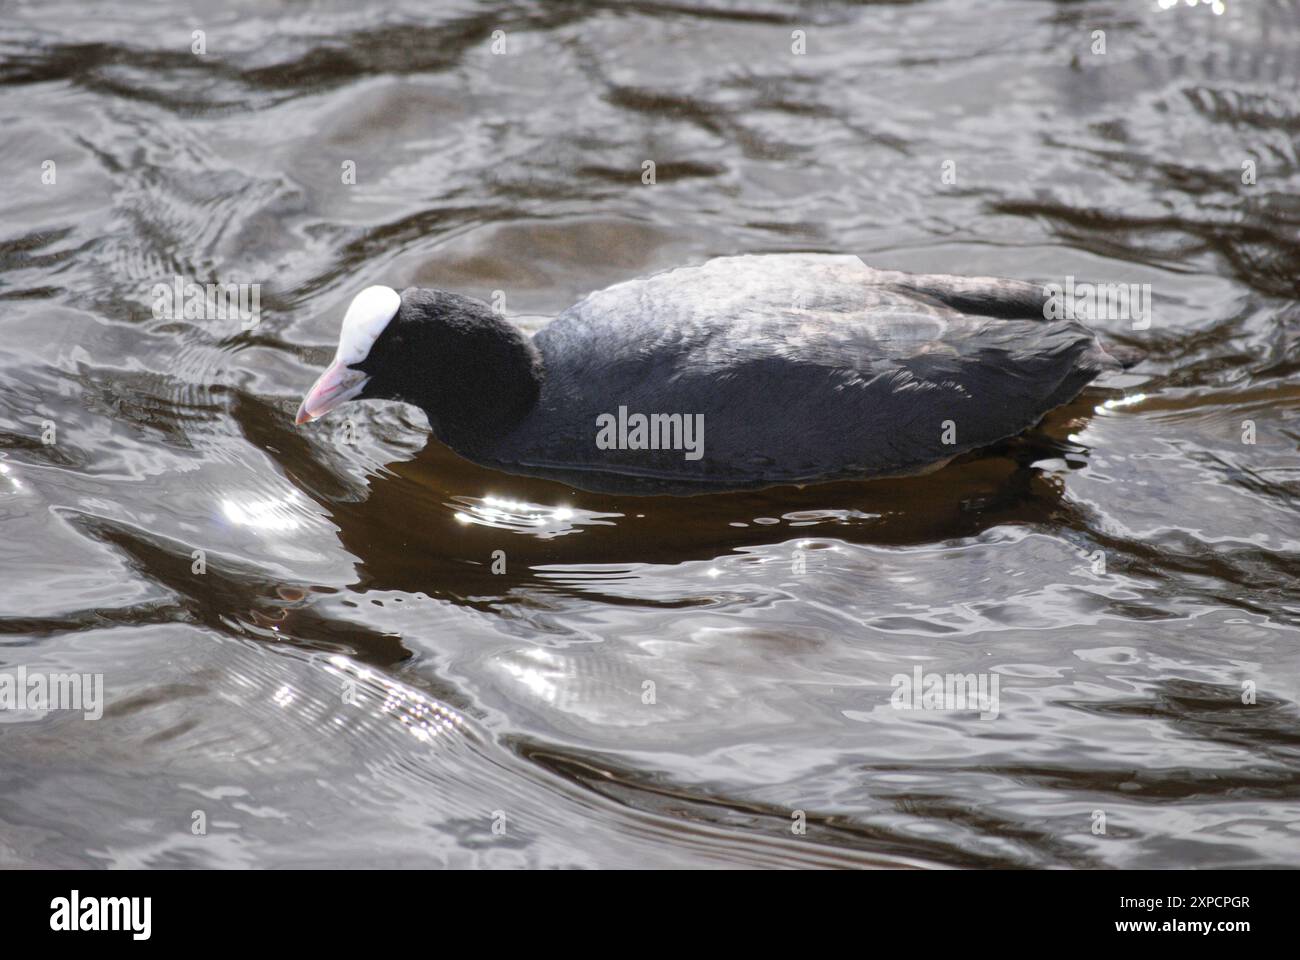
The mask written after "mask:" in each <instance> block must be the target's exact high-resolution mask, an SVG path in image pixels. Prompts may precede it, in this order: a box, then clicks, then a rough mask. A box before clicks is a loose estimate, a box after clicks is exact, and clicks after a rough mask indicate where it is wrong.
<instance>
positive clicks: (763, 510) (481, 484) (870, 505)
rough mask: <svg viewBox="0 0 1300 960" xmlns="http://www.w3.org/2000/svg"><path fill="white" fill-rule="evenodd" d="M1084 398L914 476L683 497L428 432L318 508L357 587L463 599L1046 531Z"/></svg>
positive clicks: (1076, 461)
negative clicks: (783, 555) (477, 449)
mask: <svg viewBox="0 0 1300 960" xmlns="http://www.w3.org/2000/svg"><path fill="white" fill-rule="evenodd" d="M1097 403H1098V399H1097V396H1096V395H1095V394H1093V395H1092V396H1091V397H1090V398H1089V396H1088V395H1087V394H1085V395H1084V397H1081V398H1080V399H1079V400H1078V401H1076V402H1075V403H1074V404H1071V405H1069V406H1067V407H1063V408H1061V409H1060V410H1057V411H1054V412H1053V414H1052V415H1051V416H1050V417H1049V418H1048V419H1047V420H1045V421H1044V422H1043V423H1042V424H1040V426H1039V428H1038V429H1037V430H1035V431H1032V432H1030V433H1028V434H1025V435H1023V436H1021V437H1018V438H1015V439H1013V440H1010V441H1007V442H1005V443H1002V444H999V445H998V446H996V447H993V448H989V449H987V450H983V451H979V452H977V453H974V454H971V455H968V456H966V457H963V458H960V459H959V460H957V461H954V462H953V463H952V464H950V465H949V466H947V467H945V468H944V469H942V470H938V471H936V472H934V473H930V474H926V475H923V476H914V477H903V478H897V479H888V480H873V481H865V482H859V483H833V484H820V485H810V486H806V487H779V488H773V489H770V490H759V491H745V492H738V493H728V494H718V495H705V496H697V497H637V496H613V495H606V494H594V493H587V492H584V491H580V490H574V489H573V488H571V487H567V486H564V485H561V484H557V483H553V482H551V481H547V480H538V479H534V478H529V477H515V476H507V475H504V474H501V473H498V472H494V471H491V470H487V469H484V468H482V467H478V466H476V465H474V464H472V463H469V462H468V461H465V460H463V459H461V458H460V457H458V456H456V455H455V454H454V453H452V452H451V451H449V450H448V449H446V448H445V447H443V446H441V445H440V444H438V443H437V441H435V440H433V439H432V438H431V439H430V440H429V443H428V445H427V446H426V447H425V448H424V449H423V450H422V451H420V453H419V454H418V455H417V456H416V457H415V458H414V459H412V460H409V461H405V462H400V463H393V464H389V465H388V467H387V468H386V469H385V470H384V471H383V473H382V474H380V475H375V476H373V477H372V478H371V481H370V487H369V495H368V496H367V497H365V498H364V499H363V500H361V501H359V502H353V501H347V502H337V503H333V504H331V505H330V510H331V514H332V516H331V519H332V520H333V522H334V523H335V524H337V526H338V533H339V537H340V539H341V541H342V545H343V546H344V548H345V549H347V550H348V551H349V552H350V553H352V554H353V555H354V556H356V557H357V558H358V559H359V561H360V563H359V567H358V574H359V576H360V578H361V580H360V583H359V585H358V586H359V588H361V589H373V590H402V591H408V592H413V593H424V594H427V595H429V596H431V597H439V598H445V599H451V600H457V601H462V602H467V603H471V604H473V605H479V604H483V603H492V602H494V601H499V600H501V599H504V598H506V597H508V596H510V595H511V594H513V593H515V592H517V591H519V590H521V589H525V590H527V589H534V590H535V589H550V590H554V589H556V585H555V583H554V581H553V580H549V579H548V578H547V577H545V576H543V575H541V574H540V573H539V571H538V570H537V569H536V568H544V567H549V566H554V565H592V566H598V565H613V566H617V565H619V564H623V565H627V564H633V563H639V564H680V563H683V562H687V561H699V560H711V559H713V558H715V557H718V556H721V555H725V554H727V553H728V552H730V551H734V550H736V549H738V548H743V547H752V546H757V545H761V544H770V543H784V542H786V541H789V540H794V539H797V538H799V537H801V536H807V535H808V534H810V533H811V532H812V531H814V530H816V531H817V532H818V533H819V534H824V535H826V536H830V537H834V538H836V539H840V540H845V541H848V542H852V543H862V544H874V545H908V544H917V543H927V542H936V541H940V540H947V539H953V538H960V537H969V536H976V535H978V534H980V533H982V532H983V531H985V530H987V529H989V528H991V527H994V526H998V525H1000V524H1058V523H1061V522H1063V520H1067V521H1068V517H1069V515H1070V513H1071V512H1072V511H1075V510H1078V509H1080V508H1079V507H1078V506H1077V505H1074V504H1072V503H1070V502H1069V501H1067V500H1066V499H1064V498H1063V492H1064V489H1065V487H1064V483H1063V481H1062V478H1061V476H1060V474H1059V470H1058V469H1056V468H1064V469H1069V468H1073V467H1077V466H1079V465H1081V464H1082V463H1083V462H1084V457H1086V455H1087V448H1086V447H1084V446H1082V445H1081V444H1080V442H1079V440H1078V435H1079V434H1080V433H1082V432H1083V431H1084V426H1085V424H1086V421H1087V416H1088V414H1089V413H1090V412H1091V411H1092V409H1093V407H1094V406H1095V405H1097ZM1066 438H1068V439H1066ZM1049 464H1050V465H1051V467H1052V469H1045V466H1046V465H1049ZM470 491H473V492H470ZM479 491H482V492H479ZM494 560H495V561H496V562H495V563H494Z"/></svg>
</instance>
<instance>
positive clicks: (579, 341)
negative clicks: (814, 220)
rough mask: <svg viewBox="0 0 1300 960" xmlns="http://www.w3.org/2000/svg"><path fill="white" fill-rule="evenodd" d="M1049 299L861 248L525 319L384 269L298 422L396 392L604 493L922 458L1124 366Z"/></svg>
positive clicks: (926, 460) (443, 428)
mask: <svg viewBox="0 0 1300 960" xmlns="http://www.w3.org/2000/svg"><path fill="white" fill-rule="evenodd" d="M1045 298H1046V295H1045V293H1044V290H1043V288H1042V287H1040V286H1038V285H1035V284H1030V283H1024V282H1020V281H1015V280H1001V279H995V278H991V277H955V276H947V275H941V274H935V275H923V274H908V273H900V272H897V271H887V270H874V269H872V268H870V267H868V266H866V265H865V264H864V263H863V262H862V261H861V260H859V259H858V258H857V257H854V256H834V255H825V254H773V255H764V256H736V257H721V258H718V259H714V260H710V261H708V262H707V263H704V264H702V265H700V266H693V267H682V268H679V269H676V270H669V271H666V272H664V273H658V274H654V275H653V276H649V277H642V278H640V279H636V280H630V281H628V282H626V283H620V284H616V285H615V286H612V287H609V288H607V289H605V290H601V291H598V292H596V293H592V294H590V295H589V296H587V297H586V298H585V299H583V300H581V301H580V302H578V303H577V304H575V305H574V306H572V307H570V308H569V309H568V310H565V311H564V312H563V313H561V314H560V315H559V316H558V317H556V318H555V319H554V320H552V321H551V322H550V323H549V324H548V325H547V326H545V327H543V328H542V329H541V330H539V331H538V332H537V333H536V334H535V335H533V336H531V337H530V336H528V335H527V334H525V333H523V332H522V331H521V330H519V329H518V328H517V327H515V326H513V325H512V324H511V323H509V322H508V321H507V320H505V319H504V318H503V317H501V316H498V315H497V314H496V313H494V312H493V311H492V309H491V308H490V307H489V306H488V305H487V304H485V303H482V302H481V301H478V300H474V299H472V298H469V297H464V296H460V295H459V294H455V293H448V292H446V291H442V290H426V289H418V288H415V287H412V288H409V289H407V290H405V291H403V292H402V293H401V294H400V295H399V294H398V293H397V292H396V291H394V290H392V289H390V288H388V287H369V288H368V289H366V290H363V291H362V292H361V293H359V294H357V296H356V298H355V299H354V300H353V301H352V304H351V306H350V307H349V308H348V311H347V315H346V316H345V317H344V319H343V329H342V333H341V335H340V337H339V345H338V352H337V354H336V355H335V358H334V362H333V363H332V364H331V365H330V366H329V368H328V369H327V370H326V371H325V372H324V373H323V374H322V375H321V377H320V379H319V380H317V381H316V384H315V385H314V386H313V387H312V388H311V390H310V391H309V392H308V394H307V397H306V399H304V400H303V403H302V406H301V407H300V408H299V410H298V418H297V421H298V423H303V422H305V421H308V420H312V419H314V418H316V417H319V416H321V415H322V414H324V413H326V412H327V411H329V410H333V409H334V408H336V407H338V406H339V405H340V404H342V403H344V402H345V401H349V400H362V399H368V398H374V399H381V400H401V401H405V402H407V403H412V404H415V405H416V406H419V407H420V408H422V409H423V410H424V412H425V413H426V414H427V415H428V418H429V425H430V427H431V428H432V430H433V433H434V435H435V436H436V437H437V438H438V439H439V440H440V441H442V442H443V443H445V444H447V445H448V446H449V447H451V448H452V449H453V450H455V451H456V452H457V453H459V454H460V455H461V456H463V457H466V458H468V459H469V460H472V461H474V462H475V463H479V464H482V465H484V466H487V467H491V468H495V469H499V470H502V471H505V472H507V473H513V474H524V475H529V476H536V477H545V478H549V479H553V480H558V481H561V482H563V483H566V484H569V485H571V486H574V487H578V488H581V489H584V490H591V491H597V492H606V493H636V494H661V493H662V494H695V493H710V492H719V491H727V490H744V489H753V488H759V487H767V486H773V485H777V484H806V483H814V482H819V481H830V480H843V479H848V478H868V477H886V476H900V475H906V474H912V473H920V472H925V471H927V470H930V469H934V468H936V467H938V466H941V465H942V464H944V463H946V462H947V461H948V460H950V459H952V458H953V457H954V456H956V455H958V454H960V453H963V452H965V451H968V450H971V449H974V448H977V447H982V446H986V445H988V444H991V443H994V442H996V441H998V440H1002V439H1004V438H1006V437H1010V436H1012V435H1014V434H1017V433H1019V432H1021V431H1023V430H1024V429H1026V428H1027V427H1030V426H1032V425H1033V424H1034V423H1036V422H1037V421H1038V420H1039V419H1040V418H1042V416H1043V415H1044V414H1045V413H1047V412H1048V411H1049V410H1051V409H1052V408H1053V407H1056V406H1058V405H1060V404H1062V403H1065V402H1067V401H1069V400H1071V399H1072V398H1073V397H1075V396H1076V395H1077V394H1078V393H1079V391H1080V390H1082V389H1083V387H1084V385H1086V384H1087V383H1088V382H1089V381H1091V380H1092V379H1093V378H1094V377H1096V376H1097V375H1098V374H1100V373H1101V372H1103V371H1106V370H1110V369H1117V368H1118V366H1119V364H1118V363H1117V361H1116V360H1115V359H1114V358H1113V357H1112V356H1111V355H1110V354H1108V353H1107V352H1106V351H1105V350H1104V349H1103V348H1102V347H1101V346H1100V345H1099V344H1098V342H1097V339H1096V337H1095V336H1094V334H1093V333H1092V332H1091V331H1090V330H1089V329H1088V328H1087V327H1085V326H1084V325H1083V324H1082V323H1080V322H1078V321H1077V320H1072V319H1045V316H1047V315H1048V314H1050V313H1051V312H1050V311H1046V310H1045V309H1044V303H1045Z"/></svg>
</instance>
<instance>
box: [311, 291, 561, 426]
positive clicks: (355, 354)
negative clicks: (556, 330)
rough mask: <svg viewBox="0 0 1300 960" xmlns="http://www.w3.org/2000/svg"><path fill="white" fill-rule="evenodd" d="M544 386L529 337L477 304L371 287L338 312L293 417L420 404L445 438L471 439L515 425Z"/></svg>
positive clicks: (458, 298) (451, 296)
mask: <svg viewBox="0 0 1300 960" xmlns="http://www.w3.org/2000/svg"><path fill="white" fill-rule="evenodd" d="M540 388H541V359H540V357H539V355H538V353H537V350H536V348H535V347H534V346H533V344H532V341H531V340H530V339H529V338H528V337H527V336H526V335H524V334H523V333H522V332H521V331H520V330H519V329H517V328H516V327H514V326H513V325H512V324H510V323H509V322H508V321H506V320H505V319H503V318H502V317H500V316H498V315H497V314H495V313H493V311H492V309H491V308H490V307H489V306H488V305H487V304H485V303H483V302H482V301H479V300H474V299H472V298H470V297H463V296H460V295H459V294H455V293H448V292H446V291H444V290H426V289H420V288H418V287H408V288H407V289H406V290H404V291H402V293H401V294H398V292H397V291H396V290H394V289H392V288H391V287H382V286H376V287H367V288H366V289H364V290H362V291H361V292H360V293H358V294H357V295H356V296H355V297H354V298H353V300H352V303H351V305H350V306H349V307H348V309H347V313H346V314H344V316H343V327H342V329H341V330H340V332H339V343H338V349H337V350H336V351H335V353H334V359H333V361H332V362H331V363H330V365H329V366H328V367H326V368H325V372H324V373H322V374H321V375H320V377H318V378H317V380H316V382H315V383H314V384H313V385H312V388H311V389H310V390H308V391H307V396H306V397H305V398H303V401H302V405H301V406H300V407H299V408H298V416H297V418H296V422H297V423H299V424H302V423H306V422H308V421H309V420H315V419H316V418H317V417H320V416H323V415H324V414H326V413H329V412H330V411H331V410H334V409H336V408H337V407H339V406H340V405H342V404H344V403H347V402H348V401H350V400H366V399H376V400H400V401H403V402H406V403H412V404H415V405H416V406H418V407H420V408H421V409H423V410H424V412H425V413H426V415H427V416H428V417H429V424H430V426H431V427H432V428H433V430H434V432H435V433H436V434H437V435H438V436H439V437H440V438H441V439H443V440H444V441H445V442H448V443H452V445H453V446H462V445H465V446H474V445H476V444H477V443H479V442H485V441H486V440H487V439H489V438H490V436H489V435H490V434H494V433H499V432H500V431H502V430H504V429H508V428H509V427H511V426H513V425H514V424H515V423H516V422H517V421H518V420H519V418H520V417H521V416H522V415H523V414H524V413H526V412H527V411H528V409H529V408H531V406H532V405H533V404H534V403H535V402H536V400H537V396H538V393H539V391H540ZM457 440H458V441H460V442H453V441H457Z"/></svg>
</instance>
